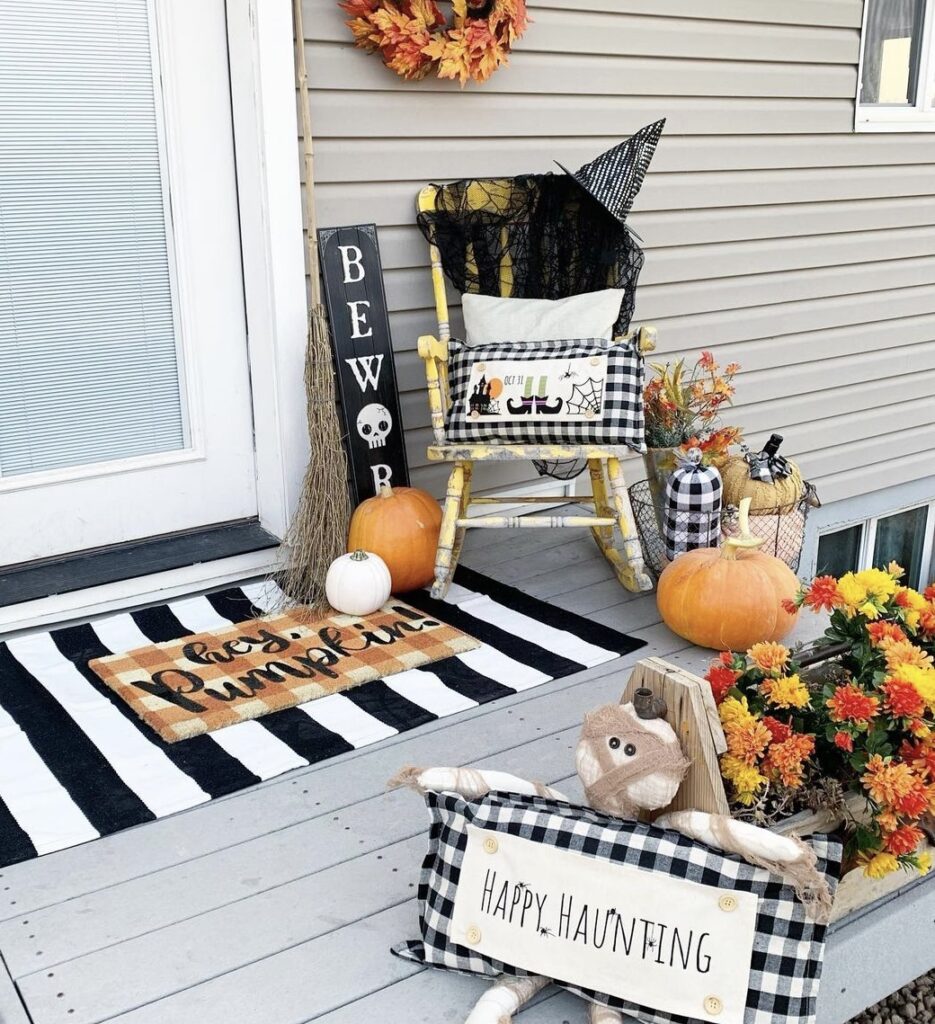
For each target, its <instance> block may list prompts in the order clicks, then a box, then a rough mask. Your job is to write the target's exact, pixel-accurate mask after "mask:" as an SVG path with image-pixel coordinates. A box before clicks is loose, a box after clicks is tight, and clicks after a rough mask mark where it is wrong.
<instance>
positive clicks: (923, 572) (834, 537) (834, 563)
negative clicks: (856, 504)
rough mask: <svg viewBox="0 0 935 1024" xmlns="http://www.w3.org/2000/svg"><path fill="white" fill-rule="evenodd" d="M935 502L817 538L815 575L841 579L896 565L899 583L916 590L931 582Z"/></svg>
mask: <svg viewBox="0 0 935 1024" xmlns="http://www.w3.org/2000/svg"><path fill="white" fill-rule="evenodd" d="M933 538H935V501H933V502H930V503H929V504H927V505H916V506H915V507H914V508H906V509H901V510H900V511H899V512H893V513H891V514H888V515H885V516H877V517H875V518H872V519H865V520H864V521H863V522H860V523H852V524H850V525H849V526H845V527H841V528H837V529H834V530H829V531H827V532H826V533H822V534H821V535H820V536H819V538H818V557H817V559H816V564H815V574H816V575H818V576H825V575H829V576H842V575H843V574H844V573H846V572H858V571H859V570H861V569H870V568H881V569H882V568H885V567H886V566H887V565H889V563H890V562H897V563H898V564H899V565H901V566H902V567H903V568H904V569H905V570H906V575H905V577H904V578H903V581H904V582H905V583H906V584H907V585H908V586H910V587H915V588H917V589H919V588H924V587H926V586H927V585H928V584H929V583H930V582H932V575H933V572H935V566H933V564H932V542H933Z"/></svg>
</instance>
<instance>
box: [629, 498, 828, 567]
mask: <svg viewBox="0 0 935 1024" xmlns="http://www.w3.org/2000/svg"><path fill="white" fill-rule="evenodd" d="M630 504H631V505H632V506H633V517H634V519H635V520H636V529H637V532H638V533H639V535H640V544H641V546H642V548H643V559H644V560H645V562H646V568H647V569H648V570H649V572H650V573H651V574H652V575H653V576H654V577H655V578H656V579H658V578H659V574H660V573H661V572H662V570H663V569H665V567H666V566H667V565H668V564H669V559H668V558H667V557H666V545H665V538H664V537H663V535H662V528H661V523H662V514H663V508H662V505H661V504H659V503H658V502H657V501H656V500H655V498H654V496H653V493H652V490H651V489H650V485H649V482H648V481H646V480H641V481H640V482H639V483H635V484H633V486H632V487H630ZM817 504H818V498H817V494H816V491H815V488H814V486H813V485H812V484H809V483H807V484H805V489H804V490H803V492H802V496H801V498H799V500H798V502H797V503H796V505H795V506H794V507H793V508H792V509H790V508H789V506H788V505H786V506H785V507H784V508H771V509H760V510H759V511H757V512H751V513H750V532H751V533H752V534H753V535H754V536H756V537H762V538H763V545H762V546H761V547H760V548H759V550H760V551H766V552H768V553H769V554H771V555H775V556H776V557H777V558H781V559H782V560H783V561H784V562H785V563H786V565H788V566H789V568H790V569H791V570H792V571H793V572H796V571H797V570H798V568H799V558H800V557H801V555H802V543H803V541H804V540H805V524H806V522H807V520H808V513H809V509H811V508H813V507H815V506H816V505H817ZM669 515H670V516H671V515H674V516H675V517H676V519H678V517H679V516H680V515H684V516H685V517H686V522H687V519H688V517H689V516H691V515H693V513H690V512H684V513H680V512H675V513H672V512H670V513H669ZM739 519H740V512H739V510H738V509H737V507H736V506H734V505H728V506H726V507H725V508H724V510H723V511H722V512H721V532H722V533H723V534H737V533H739V532H740V523H739Z"/></svg>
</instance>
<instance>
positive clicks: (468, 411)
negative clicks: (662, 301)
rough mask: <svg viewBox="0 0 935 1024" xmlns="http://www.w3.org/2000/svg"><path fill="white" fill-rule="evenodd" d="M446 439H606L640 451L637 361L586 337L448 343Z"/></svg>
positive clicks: (620, 345)
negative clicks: (449, 397)
mask: <svg viewBox="0 0 935 1024" xmlns="http://www.w3.org/2000/svg"><path fill="white" fill-rule="evenodd" d="M448 372H449V381H450V385H451V397H452V405H451V409H450V411H449V414H448V422H447V425H446V437H447V440H448V441H449V443H455V444H458V443H466V442H467V443H470V442H474V441H500V442H503V443H508V444H566V445H579V444H610V445H628V446H629V447H630V448H633V449H634V450H635V451H638V452H644V451H646V446H645V441H644V436H643V434H644V421H643V359H642V356H641V355H640V354H639V352H637V351H636V350H635V349H634V347H633V346H632V345H631V344H630V342H629V341H626V340H621V341H618V342H613V341H606V340H604V339H603V338H589V339H582V340H572V341H540V342H522V343H520V342H510V343H502V344H495V345H494V344H491V345H475V346H473V347H469V346H468V345H466V344H465V343H464V342H462V341H458V340H452V341H450V342H449V363H448Z"/></svg>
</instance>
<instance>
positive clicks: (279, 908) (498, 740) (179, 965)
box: [0, 531, 817, 1024]
mask: <svg viewBox="0 0 935 1024" xmlns="http://www.w3.org/2000/svg"><path fill="white" fill-rule="evenodd" d="M553 537H554V538H555V539H554V540H553V539H552V538H553ZM464 561H465V563H466V564H468V565H470V566H471V567H472V568H475V569H477V570H478V571H480V572H487V573H489V574H491V575H494V576H496V578H497V579H499V580H501V581H502V582H504V583H509V584H511V585H513V586H517V587H518V588H519V589H521V590H523V591H524V592H526V593H528V594H531V595H533V596H536V597H539V598H542V599H546V600H548V601H549V602H550V603H552V604H554V605H557V606H559V607H565V608H568V609H570V610H573V611H575V612H578V613H579V614H586V615H588V616H590V617H591V618H593V619H594V620H595V621H599V622H602V623H604V624H606V625H609V626H613V627H615V628H617V629H621V630H623V631H626V632H630V633H634V634H636V635H638V636H640V637H642V638H644V639H645V640H646V641H647V647H645V648H643V649H641V650H640V651H637V652H634V653H633V654H631V655H628V656H626V657H625V658H622V659H619V660H617V661H614V662H610V663H608V664H605V665H601V666H597V667H596V668H593V669H588V670H586V671H583V672H579V673H577V674H576V675H574V676H569V677H566V678H564V679H560V680H556V681H554V682H552V683H547V684H545V685H544V686H542V687H538V688H535V689H532V690H527V691H524V692H522V693H518V694H516V695H514V696H512V697H509V698H506V699H503V700H500V701H496V702H493V703H491V704H486V705H482V706H480V707H478V708H473V709H471V710H468V711H465V712H462V713H460V714H458V715H455V716H452V717H450V718H444V719H440V720H438V721H435V722H432V723H430V724H428V725H426V726H424V727H422V728H420V729H417V730H414V731H413V732H410V733H404V734H402V735H400V736H396V737H392V738H391V739H389V740H387V741H384V742H383V743H380V744H378V745H375V746H371V747H367V748H363V749H361V750H356V751H351V752H349V753H347V754H345V755H342V756H341V757H339V758H335V759H332V760H330V761H327V762H322V763H320V764H316V765H311V766H309V767H308V768H305V769H300V770H298V771H295V772H292V773H290V774H289V775H287V776H282V777H279V778H277V779H273V780H269V781H267V782H265V783H262V784H260V785H258V786H255V787H252V788H251V789H248V790H245V791H243V792H241V793H236V794H232V795H231V796H228V797H225V798H223V799H220V800H215V801H212V802H211V803H209V804H205V805H202V806H199V807H197V808H193V809H191V810H189V811H185V812H182V813H180V814H177V815H174V816H173V817H171V818H165V819H161V820H159V821H155V822H152V823H149V824H147V825H144V826H141V827H139V828H136V829H132V830H130V831H127V832H123V833H120V834H117V835H114V836H111V837H108V838H106V839H102V840H98V841H96V842H94V843H90V844H87V845H85V846H82V847H77V848H75V849H72V850H66V851H62V852H60V853H57V854H53V855H51V856H47V857H43V858H39V859H37V860H34V861H28V862H26V863H24V864H21V865H16V866H14V867H12V868H8V869H6V871H5V872H4V875H5V878H4V879H3V883H4V885H9V887H10V888H9V890H6V891H0V951H2V954H3V957H4V960H5V962H6V964H7V965H8V967H9V971H10V974H11V975H12V977H13V979H15V981H16V984H17V986H18V989H19V993H20V994H21V996H22V998H23V1000H24V1001H25V1004H26V1006H27V1007H28V1009H29V1012H30V1015H31V1019H32V1021H33V1022H34V1024H97V1022H99V1021H104V1020H108V1021H119V1022H120V1024H156V1022H158V1024H190V1022H192V1021H198V1022H199V1024H215V1022H218V1024H220V1022H221V1021H223V1022H224V1024H228V1022H229V1021H231V1020H244V1021H250V1024H305V1022H310V1021H312V1020H318V1021H323V1022H327V1024H349V1022H351V1021H358V1020H363V1019H367V1018H370V1019H375V1020H379V1021H381V1024H382V1022H386V1024H403V1022H404V1021H405V1022H406V1024H410V1022H419V1021H425V1022H426V1024H428V1022H430V1021H431V1022H433V1024H436V1022H439V1021H449V1020H450V1021H459V1020H462V1019H463V1018H464V1016H466V1012H467V1008H468V1007H469V1006H470V1004H471V1002H472V1001H473V1000H474V999H475V998H476V996H477V995H478V994H479V993H480V991H482V989H483V986H484V984H485V983H484V982H483V981H479V980H478V979H471V978H461V977H459V976H456V975H448V976H444V977H443V976H441V975H439V974H438V973H437V972H427V971H423V970H421V969H420V968H418V967H417V966H415V965H412V964H407V963H404V962H402V961H400V960H398V959H396V958H394V957H391V956H390V955H389V952H388V949H389V946H390V945H391V944H392V943H394V942H398V941H400V940H401V939H403V938H406V937H411V936H414V935H416V934H417V919H416V907H415V901H414V893H415V882H416V879H417V871H418V864H419V861H420V859H421V851H422V849H423V847H424V843H425V820H426V819H425V810H424V807H423V806H422V804H421V802H420V801H419V800H418V798H417V797H415V796H414V795H413V794H411V793H399V792H397V793H389V794H387V793H386V792H385V783H386V780H387V779H388V778H389V777H390V776H391V775H392V774H393V773H394V772H395V771H396V770H397V769H398V768H399V767H400V765H402V764H404V763H422V764H432V763H436V764H437V763H456V764H478V763H482V764H486V765H490V766H496V767H499V768H502V769H504V770H507V771H513V772H515V773H516V774H518V775H522V776H526V777H533V778H537V779H541V780H543V781H546V782H550V783H553V784H556V785H557V786H558V787H559V788H560V789H563V790H564V791H565V792H566V793H567V794H568V795H569V796H570V797H571V798H572V799H577V798H580V788H579V786H578V783H577V779H576V778H575V776H574V765H573V755H572V751H573V749H574V745H575V742H576V739H577V735H578V731H579V729H580V722H581V718H582V715H583V713H584V711H586V710H587V709H588V708H590V707H593V706H595V705H596V704H599V703H601V702H605V701H609V700H616V699H617V698H618V697H619V695H620V693H621V692H622V690H623V687H624V684H625V682H626V679H627V676H628V673H629V668H630V667H631V666H632V665H633V664H634V663H635V662H636V661H637V660H639V659H640V658H641V657H645V656H647V655H650V654H656V655H661V656H663V657H666V658H669V659H670V660H672V661H675V662H676V663H678V664H682V665H684V666H685V667H688V668H691V669H693V670H696V671H697V670H699V669H701V668H703V666H704V664H705V663H706V662H707V661H708V660H709V659H710V657H711V655H710V652H703V651H699V650H698V649H696V648H692V647H690V646H688V645H687V644H686V643H685V641H683V640H681V639H680V638H678V637H676V636H675V635H674V634H672V633H671V632H670V631H669V630H668V629H667V628H666V627H665V626H664V625H662V624H661V623H660V621H659V615H658V612H657V611H656V605H655V600H654V597H653V595H652V594H649V595H634V594H630V593H628V592H627V591H625V590H623V589H622V588H621V587H620V586H619V585H618V584H617V582H616V581H615V580H614V579H613V577H612V573H611V571H610V569H609V567H608V566H607V564H606V562H604V561H603V559H602V558H600V556H599V555H598V554H597V552H596V549H595V547H594V545H593V544H592V542H591V540H590V538H589V537H587V536H586V535H585V534H582V533H579V532H577V531H574V532H572V531H567V532H559V531H555V532H554V533H553V532H552V531H544V532H542V531H512V532H509V533H507V531H476V532H475V533H473V534H470V535H469V538H468V542H467V545H466V550H465V557H464ZM816 629H817V624H816V622H815V621H814V620H810V621H809V622H808V623H807V624H803V626H802V627H801V628H800V630H799V632H800V634H801V635H802V636H803V637H805V636H807V635H810V634H813V633H814V632H815V630H816ZM59 993H62V994H61V995H59ZM13 994H14V995H15V992H14V993H13ZM3 996H4V990H3V987H2V978H0V1019H2V1020H4V1021H6V1019H7V1018H6V1017H5V1016H4V1015H3V1009H5V1007H4V1006H3V1002H2V998H3ZM556 1000H557V1001H556ZM573 1002H575V1001H574V1000H572V999H571V997H568V996H566V995H560V994H555V993H551V992H549V993H544V994H543V996H542V997H540V1000H539V1002H538V1004H537V1005H536V1006H534V1007H532V1008H530V1009H529V1010H528V1011H526V1013H524V1015H523V1017H522V1018H521V1021H526V1022H527V1024H534V1022H536V1021H542V1022H543V1024H544V1022H545V1021H554V1020H561V1019H563V1016H567V1015H569V1014H571V1013H577V1014H580V1008H573V1007H572V1003H573ZM566 1009H567V1013H566ZM69 1011H71V1012H69ZM556 1014H558V1015H557V1016H556ZM10 1020H11V1021H13V1022H15V1024H19V1021H18V1020H17V1018H16V1017H15V1016H10Z"/></svg>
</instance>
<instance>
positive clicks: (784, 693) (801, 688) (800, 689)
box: [760, 675, 809, 708]
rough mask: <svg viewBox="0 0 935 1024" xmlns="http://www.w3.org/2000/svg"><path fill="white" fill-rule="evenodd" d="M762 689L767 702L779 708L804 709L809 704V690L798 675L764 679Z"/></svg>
mask: <svg viewBox="0 0 935 1024" xmlns="http://www.w3.org/2000/svg"><path fill="white" fill-rule="evenodd" d="M760 688H761V689H762V691H763V693H764V695H765V696H766V699H767V701H768V702H769V703H770V704H772V705H773V706H774V707H777V708H804V707H806V706H807V705H808V702H809V695H808V690H807V689H806V687H805V684H804V683H803V682H802V680H801V679H799V677H798V676H797V675H792V676H783V677H781V678H780V679H764V680H763V682H762V683H761V684H760Z"/></svg>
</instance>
